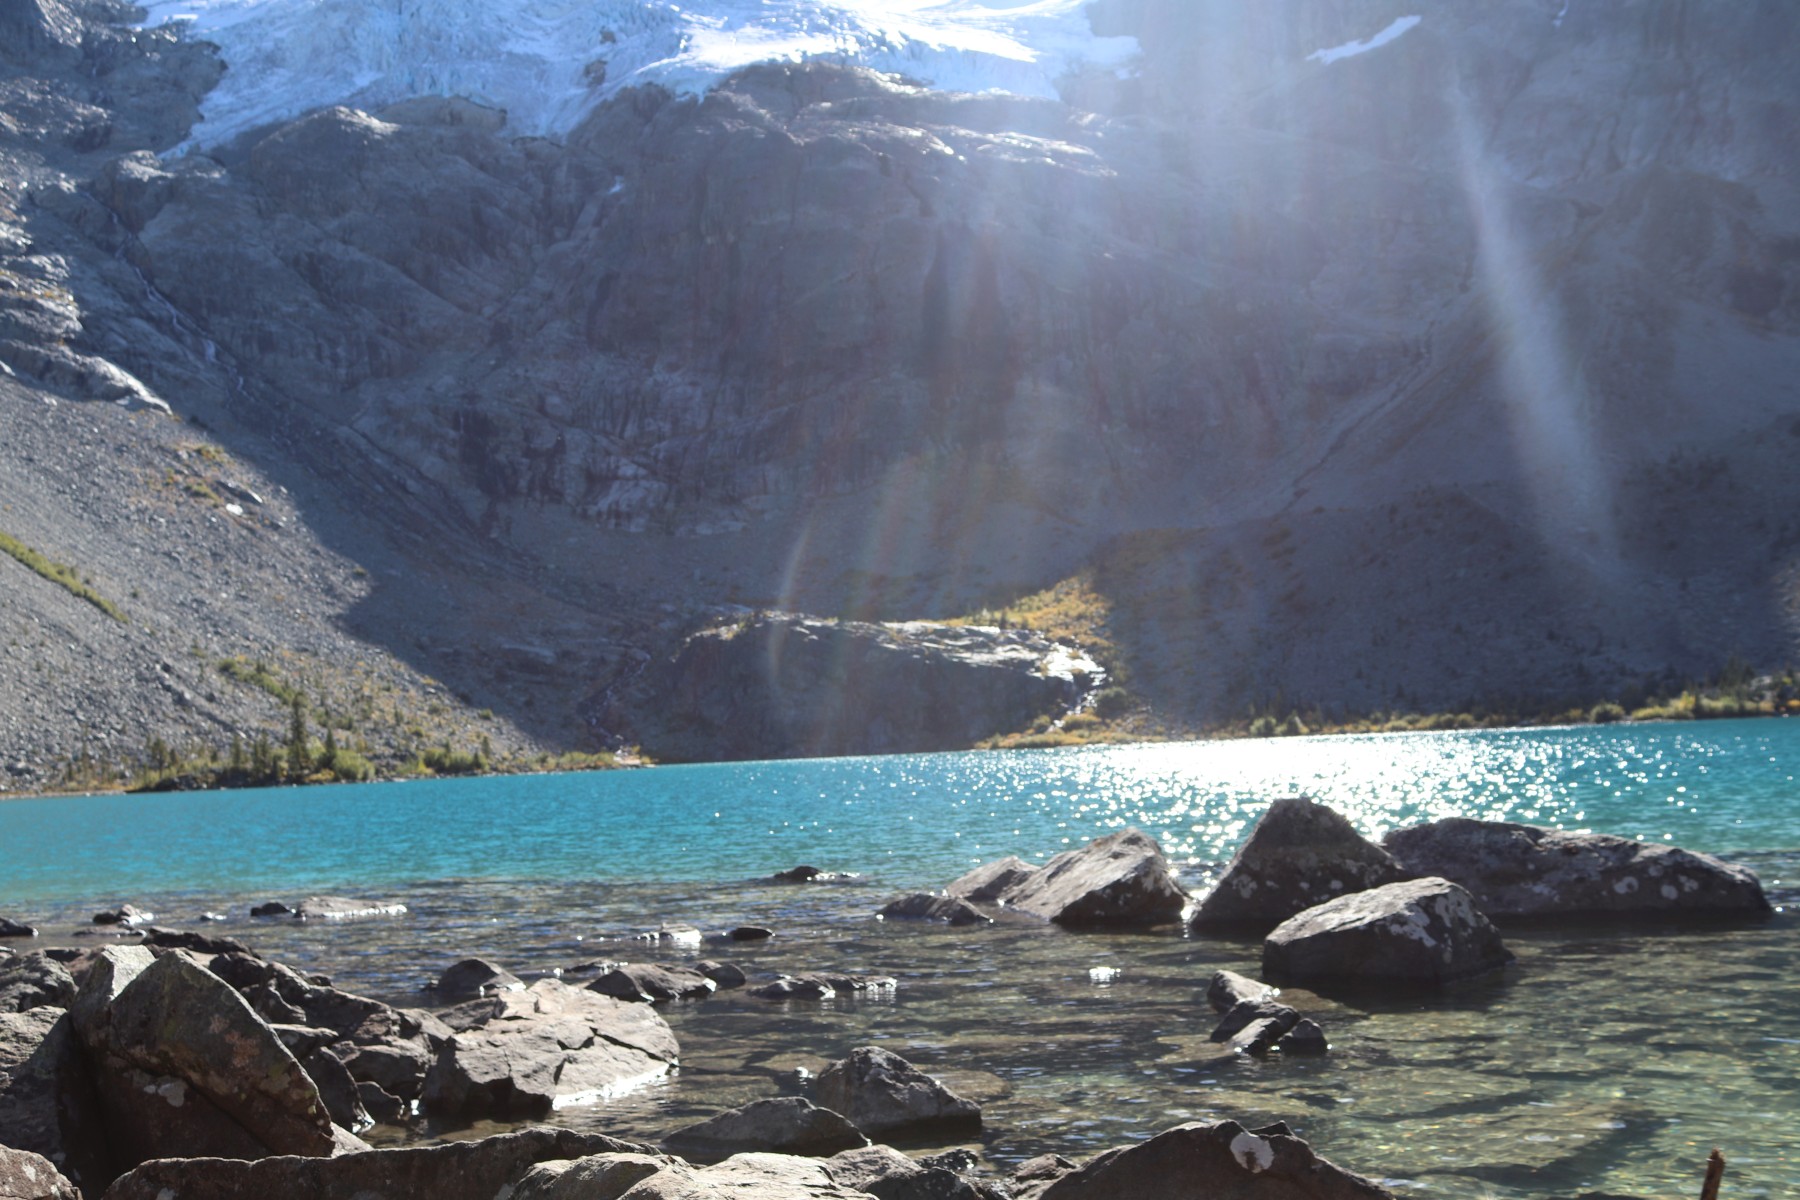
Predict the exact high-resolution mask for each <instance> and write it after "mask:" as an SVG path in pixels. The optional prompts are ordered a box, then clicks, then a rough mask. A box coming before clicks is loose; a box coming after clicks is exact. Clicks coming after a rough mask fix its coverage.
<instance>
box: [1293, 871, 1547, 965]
mask: <svg viewBox="0 0 1800 1200" xmlns="http://www.w3.org/2000/svg"><path fill="white" fill-rule="evenodd" d="M1510 961H1512V955H1511V954H1510V953H1509V952H1508V951H1507V949H1506V947H1505V945H1504V944H1503V943H1502V942H1501V940H1500V934H1499V931H1498V930H1496V929H1495V928H1494V926H1493V923H1492V922H1490V921H1489V920H1488V919H1487V918H1486V917H1485V916H1483V915H1482V913H1481V910H1480V909H1478V908H1477V907H1476V906H1475V901H1474V899H1473V898H1472V897H1471V896H1470V895H1469V893H1468V892H1466V891H1464V890H1463V889H1462V888H1460V887H1457V886H1456V885H1455V884H1454V883H1451V882H1450V881H1449V880H1446V879H1414V880H1410V881H1408V882H1406V883H1390V884H1388V885H1387V886H1386V887H1379V888H1372V889H1370V890H1369V891H1366V892H1355V893H1352V894H1351V895H1348V896H1340V897H1339V898H1338V899H1336V900H1332V901H1329V902H1328V903H1325V904H1321V905H1319V906H1318V907H1316V908H1309V909H1307V910H1306V911H1305V912H1303V913H1300V914H1298V915H1296V916H1293V917H1289V918H1288V919H1287V920H1286V921H1284V922H1282V923H1281V924H1280V925H1279V926H1277V927H1276V928H1275V930H1274V932H1272V933H1270V934H1269V936H1268V937H1267V938H1266V939H1265V940H1264V941H1263V973H1264V974H1266V975H1268V976H1270V977H1271V978H1276V979H1284V980H1294V981H1296V982H1302V983H1324V982H1339V983H1345V982H1368V983H1386V984H1395V983H1398V984H1414V985H1423V986H1432V985H1437V984H1442V983H1446V982H1449V981H1450V980H1453V979H1461V978H1464V977H1466V976H1470V975H1479V974H1481V973H1483V972H1485V971H1491V970H1493V969H1494V968H1496V967H1499V966H1503V965H1505V964H1506V963H1508V962H1510Z"/></svg>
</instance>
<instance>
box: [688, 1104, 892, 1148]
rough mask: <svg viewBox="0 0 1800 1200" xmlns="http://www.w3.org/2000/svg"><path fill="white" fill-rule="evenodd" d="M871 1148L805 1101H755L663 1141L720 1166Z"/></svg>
mask: <svg viewBox="0 0 1800 1200" xmlns="http://www.w3.org/2000/svg"><path fill="white" fill-rule="evenodd" d="M868 1144H869V1139H868V1138H866V1137H864V1136H863V1135H862V1134H861V1133H860V1132H858V1130H857V1128H856V1126H854V1125H853V1124H851V1123H850V1121H849V1120H847V1119H846V1118H845V1117H844V1116H843V1115H842V1114H840V1113H837V1112H834V1111H832V1110H831V1109H827V1108H820V1107H819V1106H817V1105H815V1104H813V1103H812V1101H810V1100H807V1099H804V1098H803V1097H800V1096H783V1097H780V1098H779V1099H774V1100H757V1101H753V1102H752V1103H750V1104H746V1105H744V1106H743V1107H741V1108H733V1109H729V1110H727V1111H725V1112H722V1113H720V1114H719V1115H718V1116H716V1117H709V1118H708V1119H706V1120H704V1121H701V1122H699V1123H697V1124H694V1125H689V1126H687V1127H686V1128H684V1129H678V1130H676V1131H675V1132H674V1133H671V1134H670V1135H669V1136H668V1137H666V1138H664V1139H663V1146H664V1147H665V1148H666V1149H668V1150H669V1151H671V1152H672V1153H675V1154H680V1155H682V1156H683V1157H686V1158H691V1159H694V1160H696V1161H700V1162H718V1161H720V1160H723V1159H726V1158H729V1157H731V1156H732V1155H734V1154H742V1153H745V1152H747V1151H771V1152H775V1153H781V1154H803V1155H813V1156H820V1157H822V1156H825V1155H830V1154H836V1153H837V1152H838V1151H840V1150H849V1149H852V1148H854V1147H857V1146H866V1145H868Z"/></svg>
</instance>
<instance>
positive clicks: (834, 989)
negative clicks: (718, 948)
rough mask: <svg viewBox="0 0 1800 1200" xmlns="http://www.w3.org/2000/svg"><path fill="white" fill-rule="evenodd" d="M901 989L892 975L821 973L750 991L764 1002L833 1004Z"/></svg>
mask: <svg viewBox="0 0 1800 1200" xmlns="http://www.w3.org/2000/svg"><path fill="white" fill-rule="evenodd" d="M898 986H899V983H898V981H897V980H895V979H894V977H893V976H891V975H845V974H842V973H840V972H833V971H819V972H815V973H813V974H810V975H783V976H782V977H781V978H779V979H777V980H776V981H775V982H773V983H766V984H764V985H763V986H761V987H758V988H752V989H750V994H751V995H752V996H755V997H757V998H759V999H762V1000H830V999H831V998H833V997H834V996H837V995H839V994H844V995H852V994H859V993H868V992H891V991H893V990H894V989H895V988H896V987H898Z"/></svg>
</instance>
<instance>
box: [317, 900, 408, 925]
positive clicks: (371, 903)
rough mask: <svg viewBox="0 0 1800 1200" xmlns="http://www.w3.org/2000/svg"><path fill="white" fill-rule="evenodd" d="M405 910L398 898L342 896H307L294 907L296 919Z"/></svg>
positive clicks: (379, 914)
mask: <svg viewBox="0 0 1800 1200" xmlns="http://www.w3.org/2000/svg"><path fill="white" fill-rule="evenodd" d="M405 912H406V905H404V904H401V903H400V902H399V901H398V900H350V899H346V898H345V897H343V896H308V897H307V898H306V899H304V900H302V901H301V902H300V904H299V906H298V907H297V908H295V909H294V919H295V920H298V921H348V920H352V919H354V918H357V917H396V916H400V915H402V914H403V913H405Z"/></svg>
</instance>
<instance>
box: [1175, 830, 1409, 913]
mask: <svg viewBox="0 0 1800 1200" xmlns="http://www.w3.org/2000/svg"><path fill="white" fill-rule="evenodd" d="M1404 878H1406V872H1405V871H1403V870H1401V868H1400V864H1398V863H1396V862H1395V861H1394V860H1393V858H1392V857H1391V856H1390V855H1389V854H1388V852H1387V851H1385V850H1383V849H1382V848H1381V847H1380V846H1377V845H1375V843H1373V842H1371V841H1369V840H1367V839H1366V838H1364V837H1363V836H1362V835H1361V834H1360V833H1358V832H1356V830H1355V828H1354V827H1352V826H1351V824H1350V822H1349V821H1347V820H1345V819H1344V818H1343V816H1341V815H1340V814H1339V813H1337V812H1336V811H1334V810H1333V809H1330V808H1327V807H1326V806H1325V805H1323V804H1317V803H1315V802H1313V801H1312V800H1309V799H1307V798H1306V797H1304V796H1299V797H1290V798H1288V799H1284V800H1277V801H1275V802H1274V803H1273V804H1271V805H1269V810H1268V811H1267V812H1265V813H1264V814H1263V815H1262V819H1261V820H1259V821H1258V822H1257V823H1256V828H1254V829H1252V830H1251V831H1250V836H1249V837H1248V838H1246V839H1245V841H1244V844H1243V845H1242V846H1240V847H1238V852H1237V853H1236V854H1235V855H1233V856H1232V859H1231V863H1230V865H1229V866H1227V867H1226V868H1225V873H1224V874H1223V875H1222V876H1220V877H1219V882H1218V884H1217V885H1216V886H1214V887H1213V889H1212V890H1211V891H1210V892H1208V893H1207V894H1206V895H1205V896H1204V897H1202V898H1201V900H1200V903H1199V905H1198V906H1197V907H1196V908H1195V909H1194V912H1193V915H1192V916H1191V917H1189V919H1188V924H1189V926H1190V927H1191V928H1194V929H1221V930H1231V929H1242V930H1254V931H1255V932H1257V933H1267V932H1268V931H1269V930H1271V929H1273V928H1275V926H1277V925H1279V924H1281V923H1282V922H1283V921H1285V920H1287V919H1288V918H1289V917H1291V916H1293V915H1294V914H1295V913H1297V912H1300V911H1301V910H1303V909H1308V908H1311V907H1313V906H1314V905H1316V904H1323V903H1325V902H1326V901H1327V900H1331V899H1333V898H1335V897H1337V896H1341V895H1345V894H1346V893H1349V892H1360V891H1365V890H1367V889H1369V888H1372V887H1380V886H1381V885H1383V884H1386V883H1397V882H1398V881H1400V880H1402V879H1404Z"/></svg>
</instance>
